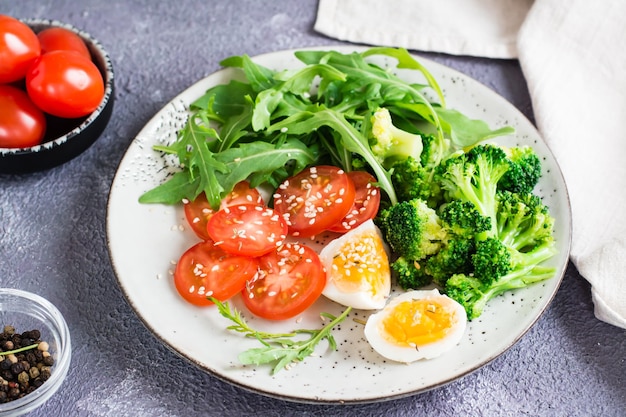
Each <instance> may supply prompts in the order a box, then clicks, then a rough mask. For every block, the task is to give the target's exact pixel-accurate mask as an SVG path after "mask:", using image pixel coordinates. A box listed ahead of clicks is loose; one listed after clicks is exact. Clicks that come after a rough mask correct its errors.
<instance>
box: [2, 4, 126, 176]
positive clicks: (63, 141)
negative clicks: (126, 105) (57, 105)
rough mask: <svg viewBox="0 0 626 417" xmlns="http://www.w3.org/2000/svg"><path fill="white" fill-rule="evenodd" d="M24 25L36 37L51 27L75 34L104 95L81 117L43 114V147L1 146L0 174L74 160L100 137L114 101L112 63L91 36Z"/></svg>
mask: <svg viewBox="0 0 626 417" xmlns="http://www.w3.org/2000/svg"><path fill="white" fill-rule="evenodd" d="M3 19H7V17H2V16H0V20H3ZM23 23H25V24H26V25H27V26H28V27H30V28H31V29H32V31H33V32H34V33H35V34H36V33H39V32H42V31H43V30H45V29H48V28H51V27H62V28H64V29H67V30H70V31H72V32H74V33H76V34H77V35H78V36H79V37H80V38H81V39H82V40H83V41H84V43H85V45H86V46H87V49H88V50H89V52H90V54H91V57H92V62H93V64H95V66H96V67H97V69H98V72H99V73H100V76H101V78H102V79H103V81H104V95H103V98H102V100H101V101H100V103H99V104H98V107H97V108H96V109H95V110H94V111H93V112H92V113H90V114H88V115H85V116H83V117H79V118H71V119H66V118H61V117H57V116H52V115H47V114H46V134H45V136H44V138H43V142H42V143H45V145H44V146H34V147H26V148H6V147H2V146H0V173H12V174H14V173H28V172H35V171H42V170H46V169H50V168H52V167H55V166H57V165H61V164H63V163H65V162H67V161H69V160H70V159H73V158H75V157H76V156H78V155H79V154H81V153H82V152H84V151H85V150H86V149H88V148H89V147H90V146H91V145H92V144H93V143H94V142H95V141H96V140H97V139H98V138H99V137H100V135H101V134H102V132H103V131H104V129H105V128H106V126H107V124H108V122H109V120H110V118H111V114H112V112H113V106H114V102H115V80H114V78H115V77H114V70H113V64H112V62H111V59H110V57H109V54H108V53H107V51H106V50H105V49H104V47H103V46H102V45H101V44H100V43H99V42H98V41H97V40H96V39H95V38H94V37H93V36H91V35H90V34H89V33H87V32H84V31H82V30H79V29H77V28H75V27H73V26H72V25H69V24H67V23H63V22H59V21H56V20H48V19H25V20H23ZM35 36H36V35H35ZM0 61H2V59H0ZM0 64H1V62H0ZM21 83H23V82H21ZM31 101H32V99H31ZM0 113H1V110H0Z"/></svg>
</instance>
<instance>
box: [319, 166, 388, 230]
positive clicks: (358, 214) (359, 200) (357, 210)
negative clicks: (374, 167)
mask: <svg viewBox="0 0 626 417" xmlns="http://www.w3.org/2000/svg"><path fill="white" fill-rule="evenodd" d="M348 176H349V177H350V179H351V180H352V182H353V183H354V188H355V189H356V197H355V199H354V203H353V204H352V208H351V209H350V212H348V214H346V216H345V217H344V218H343V219H342V220H341V221H340V222H339V223H337V224H335V225H334V226H331V227H330V228H329V230H331V231H333V232H339V233H345V232H347V231H348V230H352V229H354V228H356V227H358V226H359V225H361V224H362V223H364V222H365V221H367V220H369V219H373V218H374V217H375V216H376V213H378V207H379V206H380V190H379V188H378V187H377V186H375V185H374V184H375V183H376V178H374V177H373V176H372V175H371V174H369V173H368V172H365V171H351V172H348Z"/></svg>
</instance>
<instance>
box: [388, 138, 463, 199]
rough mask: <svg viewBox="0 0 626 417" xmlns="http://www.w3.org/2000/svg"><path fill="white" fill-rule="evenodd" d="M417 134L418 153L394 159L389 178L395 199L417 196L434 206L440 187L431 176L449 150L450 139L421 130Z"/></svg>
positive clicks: (438, 196) (438, 197)
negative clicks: (394, 191)
mask: <svg viewBox="0 0 626 417" xmlns="http://www.w3.org/2000/svg"><path fill="white" fill-rule="evenodd" d="M420 136H421V138H422V153H421V154H420V157H419V158H414V157H408V158H405V159H401V160H397V161H396V162H395V163H394V164H393V166H392V173H391V182H392V184H393V186H394V188H395V189H396V195H397V196H398V199H399V200H401V201H402V200H411V199H413V198H421V199H423V200H426V201H428V203H429V205H430V206H432V207H436V206H438V205H439V203H440V200H441V198H440V197H441V196H440V195H441V187H440V186H439V183H438V182H437V181H434V180H433V179H434V176H435V169H436V168H437V166H438V165H439V164H440V163H441V161H442V160H443V159H444V158H446V157H447V156H448V155H449V153H450V152H451V147H450V141H449V140H447V139H442V138H440V137H438V136H434V135H429V134H424V133H420Z"/></svg>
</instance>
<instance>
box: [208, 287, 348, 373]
mask: <svg viewBox="0 0 626 417" xmlns="http://www.w3.org/2000/svg"><path fill="white" fill-rule="evenodd" d="M209 299H210V300H211V301H212V302H213V303H215V305H216V306H217V308H218V311H219V313H220V314H221V315H222V316H223V317H225V318H227V319H229V320H230V321H232V322H233V323H234V324H233V325H231V326H228V327H227V329H228V330H233V331H236V332H239V333H243V334H244V335H245V336H246V337H253V338H256V339H257V340H258V341H259V342H261V344H262V345H263V346H262V347H258V348H252V349H248V350H246V351H244V352H242V353H240V354H239V361H240V362H241V363H242V364H244V365H265V364H268V365H273V367H272V375H273V374H275V373H277V372H278V371H280V370H281V369H284V368H285V367H287V366H288V365H289V364H291V363H293V362H300V361H302V360H304V359H305V358H306V357H307V356H310V355H311V354H312V353H313V351H314V350H315V347H316V346H317V345H318V344H319V342H321V341H322V340H324V339H326V340H327V341H328V345H329V348H330V349H332V350H336V349H337V342H336V341H335V338H334V337H333V335H332V333H331V332H332V330H333V328H334V327H335V326H337V324H339V323H341V322H342V321H344V320H345V318H346V317H348V314H349V313H350V311H351V310H352V308H351V307H348V308H346V309H345V310H344V311H343V313H341V315H339V316H337V317H335V316H333V315H332V314H329V313H321V316H322V317H323V318H326V319H329V320H330V321H329V322H328V323H327V324H326V325H324V326H323V327H322V328H321V329H317V330H309V329H298V330H294V331H292V332H290V333H265V332H259V331H257V330H254V329H253V328H251V327H250V326H249V325H248V324H247V323H246V321H245V319H244V318H243V316H242V315H241V313H240V312H239V311H238V310H236V309H232V308H231V307H230V305H229V304H228V302H221V301H219V300H217V299H215V298H213V297H209ZM299 334H308V335H309V338H308V339H304V340H300V339H295V337H296V336H297V335H299Z"/></svg>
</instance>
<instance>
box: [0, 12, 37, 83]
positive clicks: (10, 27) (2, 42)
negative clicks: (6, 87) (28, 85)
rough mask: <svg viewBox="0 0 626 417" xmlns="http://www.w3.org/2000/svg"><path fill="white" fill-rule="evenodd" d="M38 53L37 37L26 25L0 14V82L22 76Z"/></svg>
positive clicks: (17, 79)
mask: <svg viewBox="0 0 626 417" xmlns="http://www.w3.org/2000/svg"><path fill="white" fill-rule="evenodd" d="M40 54H41V46H40V44H39V39H37V35H36V34H35V32H34V31H33V30H32V29H31V28H30V27H29V26H28V25H26V24H25V23H23V22H21V21H19V20H17V19H14V18H12V17H10V16H6V15H0V84H7V83H12V82H14V81H19V80H21V79H22V78H24V76H25V75H26V71H27V70H28V68H29V67H30V66H31V65H32V64H33V63H34V62H35V60H36V59H37V58H38V57H39V56H40Z"/></svg>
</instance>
